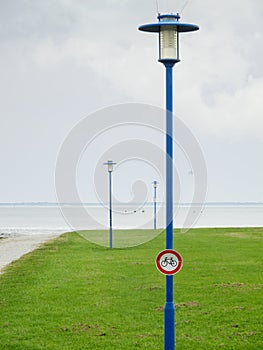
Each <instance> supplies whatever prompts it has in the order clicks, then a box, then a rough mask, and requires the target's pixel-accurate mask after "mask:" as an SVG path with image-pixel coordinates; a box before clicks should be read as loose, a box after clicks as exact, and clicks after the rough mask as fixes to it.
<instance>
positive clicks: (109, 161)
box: [104, 160, 116, 248]
mask: <svg viewBox="0 0 263 350" xmlns="http://www.w3.org/2000/svg"><path fill="white" fill-rule="evenodd" d="M115 164H116V163H113V161H112V160H108V161H107V163H104V165H107V166H108V173H109V205H110V208H109V220H110V229H109V235H110V237H109V241H110V244H109V245H110V248H112V172H113V165H115Z"/></svg>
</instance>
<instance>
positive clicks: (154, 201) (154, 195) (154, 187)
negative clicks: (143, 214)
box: [153, 181, 158, 230]
mask: <svg viewBox="0 0 263 350" xmlns="http://www.w3.org/2000/svg"><path fill="white" fill-rule="evenodd" d="M157 184H158V181H153V190H154V193H153V228H154V230H156V200H157V196H156V195H157Z"/></svg>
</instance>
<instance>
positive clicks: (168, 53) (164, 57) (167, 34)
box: [139, 14, 199, 350]
mask: <svg viewBox="0 0 263 350" xmlns="http://www.w3.org/2000/svg"><path fill="white" fill-rule="evenodd" d="M157 18H158V22H156V23H152V24H144V25H141V26H140V27H139V30H141V31H144V32H151V33H158V34H159V62H161V63H163V64H164V66H165V70H166V249H173V66H174V65H175V64H176V63H177V62H180V59H179V34H180V33H184V32H192V31H196V30H198V29H199V28H198V26H196V25H194V24H187V23H181V22H179V20H180V16H179V14H159V15H158V17H157ZM164 349H165V350H174V349H175V310H174V302H173V276H172V275H171V276H166V303H165V307H164Z"/></svg>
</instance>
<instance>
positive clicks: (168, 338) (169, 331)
mask: <svg viewBox="0 0 263 350" xmlns="http://www.w3.org/2000/svg"><path fill="white" fill-rule="evenodd" d="M173 65H174V63H170V62H168V63H165V69H166V249H173ZM164 349H165V350H174V349H175V308H174V302H173V276H166V303H165V307H164Z"/></svg>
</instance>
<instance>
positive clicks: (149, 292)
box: [0, 228, 263, 350]
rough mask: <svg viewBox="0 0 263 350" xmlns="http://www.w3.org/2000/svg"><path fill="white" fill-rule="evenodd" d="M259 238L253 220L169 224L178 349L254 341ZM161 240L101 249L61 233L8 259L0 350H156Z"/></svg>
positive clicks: (260, 288) (259, 330)
mask: <svg viewBox="0 0 263 350" xmlns="http://www.w3.org/2000/svg"><path fill="white" fill-rule="evenodd" d="M149 233H150V232H147V235H148V234H149ZM93 234H94V233H93ZM115 234H116V233H115ZM118 234H120V232H119V233H118ZM129 234H130V235H132V231H129ZM135 234H136V235H138V231H136V232H135ZM142 234H144V233H142ZM153 235H154V233H153ZM262 240H263V229H258V228H255V229H253V228H244V229H236V228H233V229H194V230H191V231H189V232H188V233H186V234H183V233H180V232H179V231H175V249H176V250H178V251H179V252H180V253H181V254H182V256H183V259H184V266H183V268H182V270H181V271H180V272H179V273H178V275H176V276H175V278H174V282H175V294H174V297H175V305H176V349H177V350H199V349H204V350H209V349H221V348H222V349H228V350H230V349H237V350H243V349H244V350H245V349H246V350H253V349H255V350H259V349H263V322H262V315H263V307H262V301H263V277H262V271H263V262H262V256H263V242H262ZM164 242H165V235H164V233H161V234H160V235H159V236H158V237H156V238H155V239H153V240H152V241H150V242H148V243H146V244H143V245H140V246H137V247H134V248H128V249H113V250H109V249H107V248H105V247H102V246H99V245H95V244H93V243H90V242H89V241H87V240H85V239H84V238H83V237H82V236H80V235H78V234H76V233H68V234H64V235H63V236H61V237H59V238H58V239H56V240H54V241H52V242H49V243H46V244H44V245H43V246H42V247H41V248H40V249H38V250H36V251H34V252H32V253H30V254H27V255H26V256H24V257H23V258H21V259H20V260H18V261H16V262H14V263H12V264H11V265H10V266H9V267H8V268H7V269H6V272H5V273H4V274H3V275H0V295H1V297H0V349H1V350H18V349H19V350H36V349H45V350H50V349H52V350H53V349H56V350H61V349H62V350H82V349H103V350H107V349H113V350H118V349H119V350H126V349H127V350H128V349H129V350H130V349H145V350H146V349H151V350H152V349H158V350H160V349H163V305H164V302H165V277H164V276H163V275H162V274H160V273H159V272H158V271H157V269H156V267H155V258H156V256H157V254H158V252H159V251H161V250H163V249H164Z"/></svg>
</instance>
